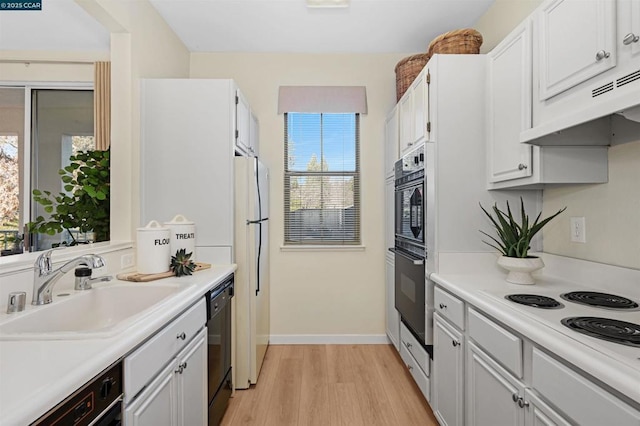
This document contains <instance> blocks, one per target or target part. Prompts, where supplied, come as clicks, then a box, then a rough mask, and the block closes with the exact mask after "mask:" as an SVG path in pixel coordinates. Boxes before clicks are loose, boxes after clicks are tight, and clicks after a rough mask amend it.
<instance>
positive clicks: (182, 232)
mask: <svg viewBox="0 0 640 426" xmlns="http://www.w3.org/2000/svg"><path fill="white" fill-rule="evenodd" d="M164 226H166V227H167V228H169V229H170V230H171V256H175V254H176V252H177V251H178V250H180V249H185V251H186V253H193V254H192V255H191V260H193V261H195V257H196V253H195V252H196V225H195V224H194V223H193V222H192V221H190V220H188V219H187V218H186V217H184V216H183V215H181V214H178V215H176V216H175V217H174V218H173V219H171V220H170V221H169V222H165V223H164Z"/></svg>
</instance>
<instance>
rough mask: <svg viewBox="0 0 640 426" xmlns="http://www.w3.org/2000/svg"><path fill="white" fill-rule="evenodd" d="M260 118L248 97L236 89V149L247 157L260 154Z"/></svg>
mask: <svg viewBox="0 0 640 426" xmlns="http://www.w3.org/2000/svg"><path fill="white" fill-rule="evenodd" d="M258 131H259V126H258V119H257V117H256V115H255V114H254V113H253V111H251V107H250V106H249V102H248V101H247V98H245V97H244V95H243V94H242V92H240V90H237V91H236V151H237V152H238V153H239V154H241V155H243V156H247V157H257V156H258Z"/></svg>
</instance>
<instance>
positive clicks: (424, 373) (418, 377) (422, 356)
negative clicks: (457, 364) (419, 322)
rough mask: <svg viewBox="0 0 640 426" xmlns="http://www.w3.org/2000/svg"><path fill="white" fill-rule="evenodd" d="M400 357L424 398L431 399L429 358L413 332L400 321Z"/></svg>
mask: <svg viewBox="0 0 640 426" xmlns="http://www.w3.org/2000/svg"><path fill="white" fill-rule="evenodd" d="M399 346H400V357H401V358H402V361H404V363H405V365H406V366H407V369H408V370H409V373H411V376H412V377H413V380H414V381H415V382H416V384H417V385H418V388H419V389H420V391H421V392H422V394H423V395H424V397H425V399H426V400H427V401H429V400H430V399H431V385H430V381H429V372H430V370H431V358H429V353H428V352H427V351H426V350H425V349H424V348H423V347H422V345H421V344H420V343H419V342H418V339H416V338H415V337H414V336H413V334H411V332H410V331H409V329H408V328H407V327H405V325H404V324H402V323H400V342H399Z"/></svg>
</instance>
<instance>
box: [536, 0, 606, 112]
mask: <svg viewBox="0 0 640 426" xmlns="http://www.w3.org/2000/svg"><path fill="white" fill-rule="evenodd" d="M615 8H616V4H615V0H590V1H584V0H555V1H551V2H549V3H547V4H546V5H545V6H544V7H542V8H541V9H540V11H539V13H538V14H537V22H538V26H537V28H538V29H539V31H540V34H539V37H540V47H539V49H540V51H539V55H538V58H539V63H538V70H539V73H540V100H546V99H549V98H551V97H552V96H554V95H557V94H558V93H560V92H562V91H564V90H567V89H569V88H571V87H573V86H575V85H577V84H579V83H582V82H583V81H586V80H588V79H589V78H591V77H593V76H595V75H598V74H600V73H601V72H604V71H606V70H608V69H610V68H612V67H614V66H616V45H615V43H616V41H615V38H616V26H615V19H616V15H615V10H616V9H615Z"/></svg>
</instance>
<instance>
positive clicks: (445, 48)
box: [427, 28, 482, 57]
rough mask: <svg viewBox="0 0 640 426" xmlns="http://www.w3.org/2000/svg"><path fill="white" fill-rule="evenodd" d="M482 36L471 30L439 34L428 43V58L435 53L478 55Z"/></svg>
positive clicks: (465, 29)
mask: <svg viewBox="0 0 640 426" xmlns="http://www.w3.org/2000/svg"><path fill="white" fill-rule="evenodd" d="M481 45H482V34H480V33H479V32H478V31H476V30H474V29H471V28H464V29H461V30H455V31H449V32H447V33H444V34H440V35H439V36H438V37H436V38H434V39H433V40H432V41H431V43H429V49H428V51H427V52H428V54H429V57H431V56H433V55H435V54H436V53H444V54H447V53H455V54H464V53H475V54H477V53H480V46H481Z"/></svg>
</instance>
